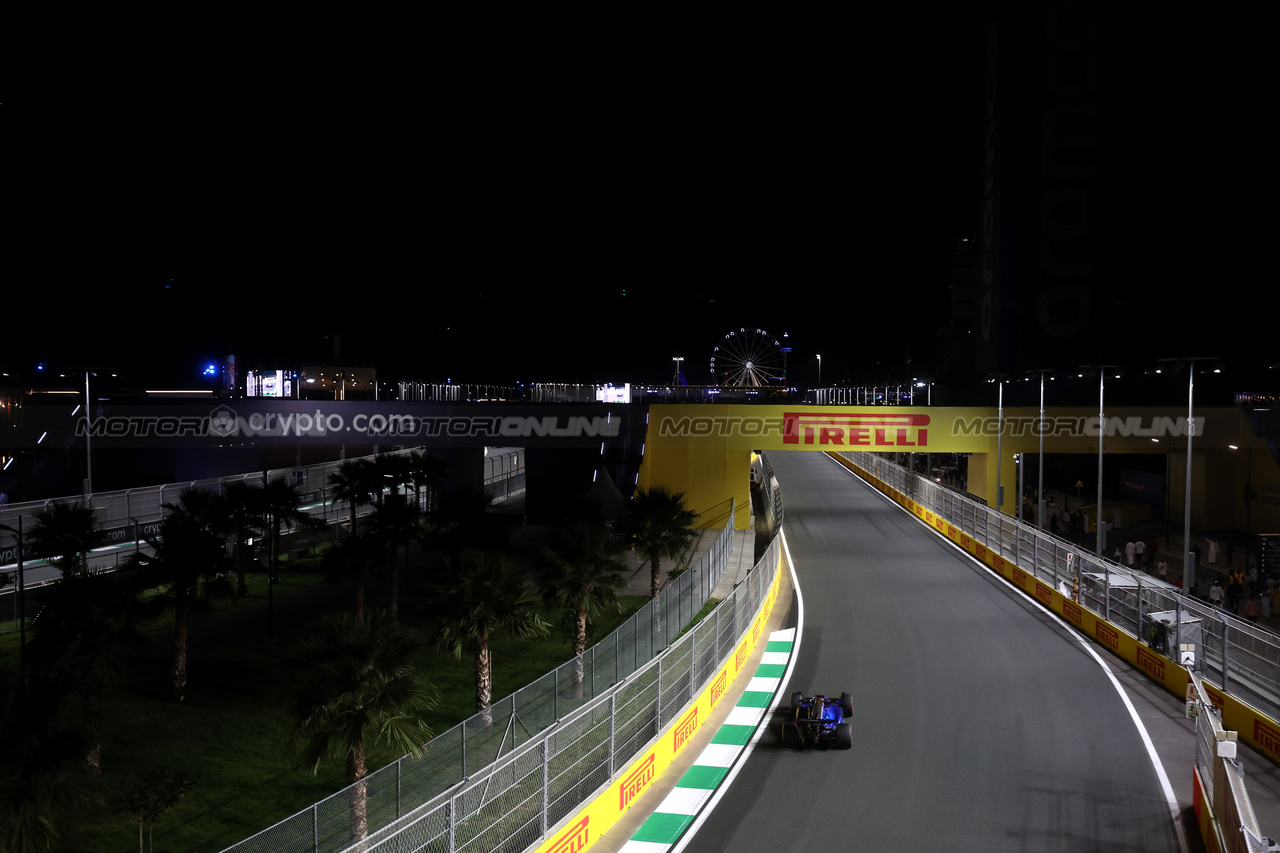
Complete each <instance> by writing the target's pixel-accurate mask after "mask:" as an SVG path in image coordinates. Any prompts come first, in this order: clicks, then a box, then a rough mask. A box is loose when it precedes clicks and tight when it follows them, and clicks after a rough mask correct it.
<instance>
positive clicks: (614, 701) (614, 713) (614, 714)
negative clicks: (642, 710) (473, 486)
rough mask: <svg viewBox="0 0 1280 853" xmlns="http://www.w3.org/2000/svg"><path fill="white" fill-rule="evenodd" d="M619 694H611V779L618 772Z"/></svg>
mask: <svg viewBox="0 0 1280 853" xmlns="http://www.w3.org/2000/svg"><path fill="white" fill-rule="evenodd" d="M617 740H618V694H617V693H610V694H609V778H610V779H612V778H613V774H614V773H615V772H616V770H617V766H618V760H617V750H618V743H617Z"/></svg>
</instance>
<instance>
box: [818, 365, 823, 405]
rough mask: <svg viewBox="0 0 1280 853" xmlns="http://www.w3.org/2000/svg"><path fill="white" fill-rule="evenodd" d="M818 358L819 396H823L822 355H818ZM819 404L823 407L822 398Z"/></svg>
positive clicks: (819, 399)
mask: <svg viewBox="0 0 1280 853" xmlns="http://www.w3.org/2000/svg"><path fill="white" fill-rule="evenodd" d="M817 356H818V394H819V395H821V394H822V353H818V354H817ZM818 403H819V405H821V403H822V398H821V397H819V398H818Z"/></svg>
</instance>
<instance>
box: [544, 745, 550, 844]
mask: <svg viewBox="0 0 1280 853" xmlns="http://www.w3.org/2000/svg"><path fill="white" fill-rule="evenodd" d="M550 812H551V748H550V746H549V745H548V744H547V739H546V738H545V737H544V738H543V739H542V834H543V835H546V834H547V830H548V829H550V828H551V822H550V821H551V815H550Z"/></svg>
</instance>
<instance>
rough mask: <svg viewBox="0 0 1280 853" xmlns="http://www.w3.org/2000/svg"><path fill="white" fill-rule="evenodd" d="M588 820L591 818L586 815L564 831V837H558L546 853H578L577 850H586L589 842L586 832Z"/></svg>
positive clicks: (589, 837)
mask: <svg viewBox="0 0 1280 853" xmlns="http://www.w3.org/2000/svg"><path fill="white" fill-rule="evenodd" d="M590 820H591V816H590V815H587V816H586V817H584V818H583V819H582V820H580V821H578V822H577V823H575V824H574V825H573V826H571V827H569V828H568V829H567V830H565V833H564V835H562V836H560V839H559V840H558V841H556V843H555V844H554V845H552V846H551V849H550V850H548V851H547V853H578V851H579V850H586V849H587V845H588V844H589V843H590V842H591V836H590V835H589V833H588V831H587V823H588V822H589V821H590Z"/></svg>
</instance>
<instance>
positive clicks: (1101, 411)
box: [1080, 364, 1120, 557]
mask: <svg viewBox="0 0 1280 853" xmlns="http://www.w3.org/2000/svg"><path fill="white" fill-rule="evenodd" d="M1080 370H1081V371H1082V372H1081V374H1080V375H1081V376H1084V375H1085V373H1084V372H1083V371H1092V370H1096V371H1098V512H1097V522H1096V523H1095V524H1094V527H1096V528H1097V534H1098V536H1097V553H1098V556H1099V557H1102V556H1104V555H1103V553H1102V552H1103V549H1105V548H1106V547H1107V537H1106V528H1105V527H1103V521H1102V450H1103V445H1102V440H1103V438H1105V437H1106V434H1107V416H1106V411H1105V408H1104V406H1103V400H1104V398H1105V394H1106V383H1107V371H1108V370H1118V368H1117V367H1116V366H1115V365H1114V364H1085V365H1081V367H1080ZM1115 378H1116V379H1119V378H1120V374H1119V373H1117V374H1116V375H1115Z"/></svg>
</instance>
